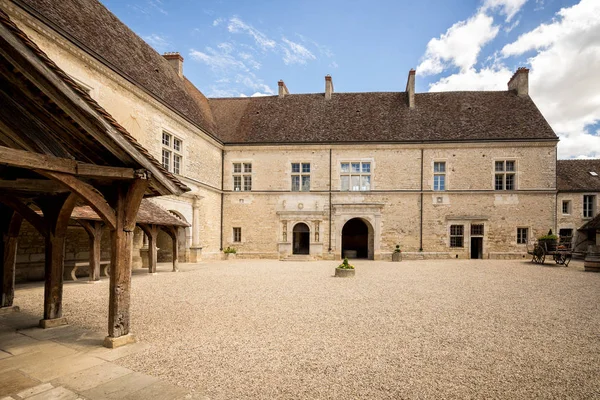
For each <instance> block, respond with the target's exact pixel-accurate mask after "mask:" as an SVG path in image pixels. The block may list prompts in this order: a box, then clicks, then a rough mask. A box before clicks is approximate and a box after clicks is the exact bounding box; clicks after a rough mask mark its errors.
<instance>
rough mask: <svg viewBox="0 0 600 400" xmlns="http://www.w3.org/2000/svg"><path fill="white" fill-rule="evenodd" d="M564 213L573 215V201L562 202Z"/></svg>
mask: <svg viewBox="0 0 600 400" xmlns="http://www.w3.org/2000/svg"><path fill="white" fill-rule="evenodd" d="M562 213H563V214H564V215H569V214H571V200H563V201H562Z"/></svg>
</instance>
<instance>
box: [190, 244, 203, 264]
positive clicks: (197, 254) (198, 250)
mask: <svg viewBox="0 0 600 400" xmlns="http://www.w3.org/2000/svg"><path fill="white" fill-rule="evenodd" d="M189 259H190V262H191V263H198V262H200V261H202V247H190V258H189Z"/></svg>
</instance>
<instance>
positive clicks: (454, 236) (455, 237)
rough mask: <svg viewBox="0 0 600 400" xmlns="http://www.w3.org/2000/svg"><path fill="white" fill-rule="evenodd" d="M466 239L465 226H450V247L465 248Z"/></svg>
mask: <svg viewBox="0 0 600 400" xmlns="http://www.w3.org/2000/svg"><path fill="white" fill-rule="evenodd" d="M464 237H465V226H464V225H450V247H464V244H463V243H464Z"/></svg>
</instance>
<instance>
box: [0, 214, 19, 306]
mask: <svg viewBox="0 0 600 400" xmlns="http://www.w3.org/2000/svg"><path fill="white" fill-rule="evenodd" d="M22 221H23V217H21V215H20V214H19V213H17V212H16V211H13V212H12V216H11V218H10V220H9V223H8V226H5V227H2V234H3V245H2V247H1V248H0V252H1V255H2V256H1V257H0V261H2V266H3V268H2V271H0V307H11V306H12V305H13V300H14V297H15V271H16V265H17V242H18V238H19V230H20V229H21V222H22Z"/></svg>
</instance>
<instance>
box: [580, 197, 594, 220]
mask: <svg viewBox="0 0 600 400" xmlns="http://www.w3.org/2000/svg"><path fill="white" fill-rule="evenodd" d="M595 205H596V196H595V195H591V194H586V195H584V196H583V218H592V217H593V216H594V214H595V212H596V210H595V208H596V207H595Z"/></svg>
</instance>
